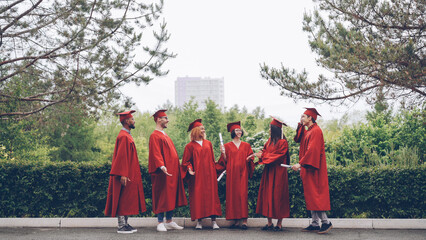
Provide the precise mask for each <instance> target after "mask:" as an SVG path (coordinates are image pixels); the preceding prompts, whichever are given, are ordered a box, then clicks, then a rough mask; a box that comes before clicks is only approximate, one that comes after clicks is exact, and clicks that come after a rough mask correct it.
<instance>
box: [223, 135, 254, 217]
mask: <svg viewBox="0 0 426 240" xmlns="http://www.w3.org/2000/svg"><path fill="white" fill-rule="evenodd" d="M224 147H225V154H226V160H225V158H224V157H223V154H222V155H221V157H220V159H219V161H218V163H217V164H216V170H217V171H218V174H220V173H221V172H223V170H226V219H228V220H231V219H241V218H247V217H248V199H247V198H248V197H247V192H248V178H249V177H252V176H253V171H254V163H253V159H250V160H249V161H247V157H248V156H249V155H251V154H252V153H253V150H252V149H251V146H250V144H248V143H246V142H241V143H240V147H239V148H237V146H236V145H235V144H234V143H233V142H229V143H226V144H224Z"/></svg>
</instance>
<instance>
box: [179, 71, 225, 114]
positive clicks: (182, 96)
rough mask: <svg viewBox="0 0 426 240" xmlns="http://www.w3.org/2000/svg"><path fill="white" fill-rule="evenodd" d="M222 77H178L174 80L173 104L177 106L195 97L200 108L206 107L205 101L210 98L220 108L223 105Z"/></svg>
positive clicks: (223, 88)
mask: <svg viewBox="0 0 426 240" xmlns="http://www.w3.org/2000/svg"><path fill="white" fill-rule="evenodd" d="M224 91H225V87H224V79H223V78H210V77H206V78H201V77H178V78H177V80H176V81H175V104H176V106H178V107H181V106H183V104H184V103H186V102H188V101H189V100H191V97H194V98H195V101H196V102H197V103H198V106H199V107H200V108H201V109H204V108H205V107H206V104H205V101H206V100H207V99H209V98H210V99H211V100H213V101H214V102H216V104H218V105H219V107H220V108H223V107H224V106H225V95H224Z"/></svg>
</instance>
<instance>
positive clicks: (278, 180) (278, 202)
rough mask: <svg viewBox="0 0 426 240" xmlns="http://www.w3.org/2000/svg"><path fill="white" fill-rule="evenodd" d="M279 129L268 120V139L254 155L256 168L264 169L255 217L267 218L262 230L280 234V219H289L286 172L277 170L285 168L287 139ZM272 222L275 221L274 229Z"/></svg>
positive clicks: (279, 125)
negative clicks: (259, 165)
mask: <svg viewBox="0 0 426 240" xmlns="http://www.w3.org/2000/svg"><path fill="white" fill-rule="evenodd" d="M282 125H285V124H284V123H282V122H281V121H279V120H278V119H275V118H273V119H272V121H271V124H270V138H269V139H268V141H267V142H266V143H265V145H264V147H263V150H262V151H260V152H258V153H255V154H254V155H255V156H256V157H258V158H259V161H258V162H256V164H263V165H265V167H264V169H263V174H262V179H261V180H260V186H259V194H258V197H257V208H256V213H258V214H262V215H263V216H265V217H267V218H268V224H266V225H265V226H264V227H263V228H262V230H274V231H282V230H283V228H282V219H283V218H287V217H289V216H290V204H289V194H288V175H287V168H285V167H282V166H281V164H289V163H290V157H289V154H288V143H287V139H286V138H285V136H284V135H283V134H282ZM272 219H278V221H277V225H276V226H275V227H274V225H273V224H272Z"/></svg>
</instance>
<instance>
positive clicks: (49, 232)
mask: <svg viewBox="0 0 426 240" xmlns="http://www.w3.org/2000/svg"><path fill="white" fill-rule="evenodd" d="M0 239H2V240H15V239H16V240H17V239H19V240H30V239H31V240H49V239H52V240H53V239H55V240H68V239H70V240H71V239H73V240H74V239H91V240H108V239H111V240H113V239H119V240H122V239H126V240H132V239H138V240H139V239H172V240H178V239H185V240H191V239H203V240H204V239H232V240H239V239H241V240H246V239H285V240H291V239H295V240H296V239H297V240H310V239H312V240H314V239H315V240H321V239H327V240H345V239H348V240H356V239H359V240H365V239H372V240H390V239H391V240H392V239H397V240H406V239H413V240H414V239H415V240H424V239H426V230H404V229H402V230H384V229H379V230H378V229H342V228H341V229H332V230H330V232H329V233H328V234H324V235H319V234H316V233H304V232H301V231H300V228H287V229H285V231H283V232H265V231H262V230H260V229H259V228H257V227H256V228H250V229H249V230H246V231H244V230H239V229H228V228H221V229H219V230H212V229H211V228H210V229H207V228H205V229H203V230H195V229H193V228H185V229H184V230H181V231H178V230H172V231H168V232H164V233H163V232H162V233H159V232H157V231H156V229H155V227H140V228H138V232H137V233H133V234H118V233H116V228H0Z"/></svg>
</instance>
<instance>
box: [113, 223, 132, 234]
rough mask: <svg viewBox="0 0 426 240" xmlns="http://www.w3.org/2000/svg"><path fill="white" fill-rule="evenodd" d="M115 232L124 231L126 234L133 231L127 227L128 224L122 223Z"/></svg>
mask: <svg viewBox="0 0 426 240" xmlns="http://www.w3.org/2000/svg"><path fill="white" fill-rule="evenodd" d="M117 233H124V234H127V233H133V231H132V229H130V228H129V226H127V225H124V226H122V227H121V228H119V229H118V230H117Z"/></svg>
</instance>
